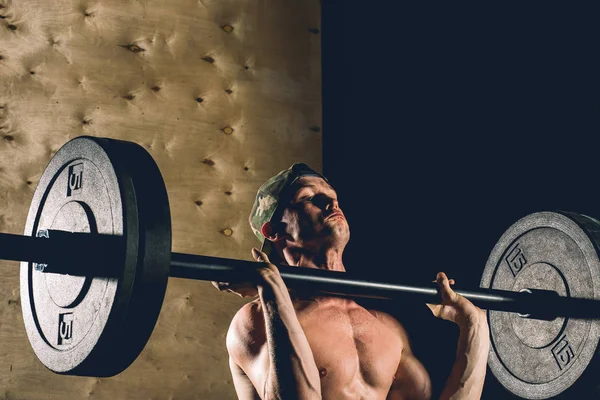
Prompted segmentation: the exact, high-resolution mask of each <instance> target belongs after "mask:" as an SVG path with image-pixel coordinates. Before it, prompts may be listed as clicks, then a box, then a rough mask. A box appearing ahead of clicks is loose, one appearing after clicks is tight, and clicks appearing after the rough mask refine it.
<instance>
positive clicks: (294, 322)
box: [259, 285, 321, 400]
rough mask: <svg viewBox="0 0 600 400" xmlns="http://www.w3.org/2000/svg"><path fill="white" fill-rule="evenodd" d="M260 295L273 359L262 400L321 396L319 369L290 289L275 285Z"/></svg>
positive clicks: (315, 397)
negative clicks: (297, 314) (293, 302)
mask: <svg viewBox="0 0 600 400" xmlns="http://www.w3.org/2000/svg"><path fill="white" fill-rule="evenodd" d="M259 295H260V300H261V302H262V305H263V313H264V317H265V323H266V336H267V345H268V348H269V361H270V362H269V370H268V374H267V379H266V380H265V387H264V389H263V399H264V400H274V399H286V400H287V399H311V400H312V399H320V398H321V382H320V378H319V371H318V369H317V365H316V364H315V361H314V357H313V354H312V350H311V349H310V345H309V344H308V340H307V339H306V335H305V334H304V331H303V330H302V327H301V326H300V322H299V321H298V317H297V316H296V312H295V310H294V306H293V304H292V301H291V299H290V295H289V293H288V291H287V288H285V287H283V288H281V287H279V286H278V285H276V286H274V287H271V288H269V289H268V290H260V291H259Z"/></svg>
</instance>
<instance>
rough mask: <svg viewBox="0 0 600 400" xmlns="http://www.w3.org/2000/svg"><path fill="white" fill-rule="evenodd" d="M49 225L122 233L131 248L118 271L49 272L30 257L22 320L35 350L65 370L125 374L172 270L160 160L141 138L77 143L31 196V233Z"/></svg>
mask: <svg viewBox="0 0 600 400" xmlns="http://www.w3.org/2000/svg"><path fill="white" fill-rule="evenodd" d="M43 229H53V230H63V231H69V232H91V233H98V234H101V235H117V236H121V237H122V238H123V240H124V247H125V251H124V254H123V256H122V257H121V261H122V262H120V263H119V265H117V266H110V267H109V266H107V268H110V269H111V270H112V271H114V268H115V267H116V271H117V274H116V275H114V274H111V275H108V276H111V277H84V276H70V275H63V274H53V273H43V272H39V271H36V270H35V269H34V268H33V264H32V263H27V262H23V263H21V285H20V286H21V299H22V312H23V319H24V322H25V328H26V331H27V335H28V337H29V341H30V343H31V345H32V347H33V350H34V352H35V354H36V355H37V357H38V358H39V360H40V361H41V362H42V363H43V364H44V365H45V366H46V367H47V368H48V369H50V370H52V371H54V372H56V373H60V374H70V375H86V376H112V375H115V374H117V373H119V372H121V371H122V370H124V369H125V368H127V367H128V366H129V365H130V364H131V363H132V362H133V361H134V360H135V358H137V356H138V355H139V353H140V352H141V351H142V349H143V347H144V345H145V344H146V342H147V340H148V338H149V336H150V334H151V332H152V330H153V328H154V325H155V323H156V319H157V317H158V314H159V312H160V308H161V305H162V301H163V298H164V293H165V290H166V285H167V280H168V275H169V264H170V255H171V225H170V211H169V204H168V198H167V192H166V189H165V185H164V182H163V180H162V177H161V175H160V172H159V170H158V168H157V166H156V164H155V163H154V161H153V160H152V158H151V156H150V155H149V154H148V153H147V152H146V150H144V149H143V148H142V147H141V146H138V145H136V144H134V143H130V142H124V141H117V140H111V139H100V138H92V137H79V138H76V139H73V140H71V141H69V142H68V143H67V144H65V145H64V146H63V147H62V148H61V149H60V150H59V151H58V152H57V153H56V155H55V156H54V157H53V158H52V159H51V160H50V162H49V164H48V166H47V168H46V170H45V171H44V173H43V175H42V177H41V179H40V182H39V184H38V186H37V188H36V191H35V194H34V196H33V200H32V202H31V206H30V209H29V215H28V217H27V223H26V227H25V235H29V236H33V235H35V234H36V233H37V232H39V231H40V230H43ZM112 250H114V249H106V251H112ZM74 253H76V252H75V251H74ZM90 257H93V255H90ZM80 265H81V268H85V265H86V259H84V258H82V259H81V260H80Z"/></svg>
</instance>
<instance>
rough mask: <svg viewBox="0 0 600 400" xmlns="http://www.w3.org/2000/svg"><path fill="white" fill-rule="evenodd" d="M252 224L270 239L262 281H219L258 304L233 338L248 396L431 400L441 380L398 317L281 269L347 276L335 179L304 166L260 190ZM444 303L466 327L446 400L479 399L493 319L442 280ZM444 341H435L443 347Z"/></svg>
mask: <svg viewBox="0 0 600 400" xmlns="http://www.w3.org/2000/svg"><path fill="white" fill-rule="evenodd" d="M250 225H251V226H252V229H253V231H254V233H255V234H256V236H257V237H258V238H259V240H260V241H261V242H263V248H262V251H259V250H257V249H253V250H252V252H253V256H254V258H255V259H256V260H257V261H259V262H258V263H257V269H256V274H255V279H254V281H253V282H252V284H228V283H222V282H220V283H216V282H214V283H213V284H214V285H215V286H216V287H218V288H219V289H220V290H226V291H231V292H234V293H237V294H238V295H241V296H244V297H246V296H253V295H254V296H256V295H258V297H257V298H256V299H255V300H254V301H251V302H249V303H247V304H245V305H244V306H243V307H242V308H241V309H240V310H239V311H238V312H237V313H236V315H235V316H234V318H233V320H232V322H231V325H230V327H229V331H228V333H227V350H228V352H229V365H230V368H231V373H232V376H233V382H234V385H235V390H236V392H237V394H238V397H239V398H240V399H242V400H249V399H263V400H270V399H284V400H292V399H334V400H341V399H364V400H376V399H381V400H383V399H388V400H400V399H429V398H431V381H430V378H429V375H428V373H427V371H426V370H425V368H424V367H423V365H422V364H421V363H420V362H419V360H417V358H416V357H415V356H414V355H413V353H412V351H411V348H410V343H409V339H408V337H407V334H406V331H405V330H404V328H403V327H402V325H401V324H400V323H399V322H398V321H397V320H396V319H395V318H394V317H392V316H391V315H389V314H386V313H383V312H380V311H376V310H367V309H365V308H363V307H361V306H360V305H358V304H357V303H356V302H354V301H352V300H349V299H347V298H341V297H324V296H308V295H304V294H301V293H297V292H294V291H290V290H288V288H286V286H285V284H284V282H283V280H282V279H281V276H280V275H279V272H278V269H277V267H276V266H275V264H288V265H291V266H296V267H298V268H321V269H329V270H333V271H345V269H344V264H343V262H342V253H343V251H344V248H345V246H346V244H347V243H348V240H349V238H350V230H349V227H348V223H347V221H346V219H345V217H344V214H343V213H342V210H341V209H340V207H339V203H338V199H337V195H336V192H335V190H334V189H333V188H332V187H331V186H330V185H329V183H328V181H327V179H326V178H325V177H323V176H322V175H320V174H318V173H317V172H315V171H313V170H312V169H310V168H309V167H308V166H307V165H305V164H294V165H293V166H291V167H290V168H289V169H287V170H284V171H281V172H280V173H279V174H277V175H276V176H274V177H272V178H271V179H269V180H268V181H267V182H266V183H265V184H264V185H263V186H261V188H260V189H259V191H258V193H257V196H256V200H255V203H254V207H253V210H252V213H251V215H250ZM436 282H437V283H438V285H439V289H440V292H441V295H442V298H443V303H442V304H440V305H428V306H429V308H430V309H431V310H432V312H433V314H434V315H435V316H437V317H439V318H443V319H446V320H450V321H453V322H455V323H456V324H458V326H459V328H460V334H459V339H458V346H457V351H456V361H455V362H454V365H453V368H452V370H451V372H450V375H449V377H448V380H447V382H446V384H445V386H444V389H443V391H442V394H441V398H443V399H479V398H480V397H481V392H482V388H483V382H484V378H485V372H486V364H487V355H488V348H489V333H488V326H487V321H486V318H485V314H484V313H483V312H482V311H481V310H480V309H479V308H477V307H476V306H474V305H473V304H472V303H471V302H470V301H468V300H467V299H465V298H464V297H462V296H460V295H457V294H456V293H455V292H454V291H453V290H452V289H451V287H450V285H452V284H453V283H454V282H453V280H449V279H448V278H447V277H446V275H445V274H444V273H439V274H438V275H437V278H436ZM435 345H436V344H433V346H435Z"/></svg>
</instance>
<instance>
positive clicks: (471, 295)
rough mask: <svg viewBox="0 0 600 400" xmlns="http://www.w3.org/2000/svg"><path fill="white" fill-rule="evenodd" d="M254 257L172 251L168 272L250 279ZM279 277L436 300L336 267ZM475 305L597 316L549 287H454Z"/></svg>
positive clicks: (365, 293)
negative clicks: (517, 288) (536, 288)
mask: <svg viewBox="0 0 600 400" xmlns="http://www.w3.org/2000/svg"><path fill="white" fill-rule="evenodd" d="M255 267H256V265H255V263H254V262H253V261H245V260H234V259H227V258H218V257H209V256H200V255H191V254H181V253H172V254H171V274H170V276H172V277H177V278H186V279H198V280H206V281H218V282H243V281H248V280H250V279H251V276H252V275H251V270H252V269H253V268H255ZM278 268H279V272H280V274H281V277H282V278H283V280H284V282H285V284H286V285H287V286H288V287H289V288H291V289H298V290H303V291H307V292H310V293H316V292H318V293H324V294H331V295H343V296H350V297H358V298H361V297H362V298H378V299H388V300H402V301H415V302H425V303H430V304H440V303H441V298H440V295H439V293H438V290H437V288H436V287H435V286H432V287H415V286H408V285H402V284H396V283H389V282H381V281H374V280H365V279H364V277H359V276H356V275H354V274H352V273H349V272H336V271H326V270H318V269H312V268H302V269H300V268H296V267H290V266H287V265H280V266H278ZM455 292H456V293H458V294H460V295H461V296H464V297H465V298H467V299H468V300H470V301H471V302H472V303H473V304H475V305H476V306H478V307H480V308H483V309H488V310H494V311H507V312H516V313H519V314H521V315H522V316H524V317H528V318H533V319H544V320H552V319H554V318H556V317H559V316H572V317H577V318H600V300H595V299H574V298H565V297H561V296H559V295H558V294H557V293H556V292H554V291H549V290H531V293H528V292H512V291H506V290H496V289H485V288H480V289H478V290H460V289H457V290H455Z"/></svg>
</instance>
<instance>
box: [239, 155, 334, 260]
mask: <svg viewBox="0 0 600 400" xmlns="http://www.w3.org/2000/svg"><path fill="white" fill-rule="evenodd" d="M307 175H309V176H310V175H312V176H318V177H319V178H322V179H323V180H324V181H325V182H328V183H329V181H328V180H327V178H325V177H324V176H323V175H321V174H319V173H318V172H316V171H314V170H313V169H312V168H310V167H309V166H308V165H306V164H304V163H295V164H293V165H292V166H291V167H289V168H288V169H285V170H283V171H281V172H279V173H278V174H277V175H275V176H273V177H271V178H270V179H268V180H267V181H266V182H265V183H264V184H263V185H262V186H261V187H260V188H259V189H258V192H257V193H256V198H255V199H254V205H253V206H252V212H250V217H249V218H248V220H249V222H250V227H251V228H252V231H253V232H254V234H255V235H256V237H257V238H258V240H259V241H260V242H261V243H262V251H264V252H265V253H266V254H267V255H268V256H269V257H270V258H271V262H273V263H275V260H274V259H273V256H274V254H273V252H272V251H271V250H272V249H271V246H270V241H269V240H266V239H265V237H264V235H263V234H262V226H263V225H264V224H265V223H266V222H270V221H271V220H272V219H273V216H274V215H275V214H276V213H277V211H281V210H282V208H280V206H281V205H282V204H285V199H286V196H288V195H290V194H289V193H286V192H287V189H288V188H289V187H290V186H292V184H293V183H294V182H296V180H297V179H298V178H300V177H301V176H307ZM282 200H283V201H282Z"/></svg>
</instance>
